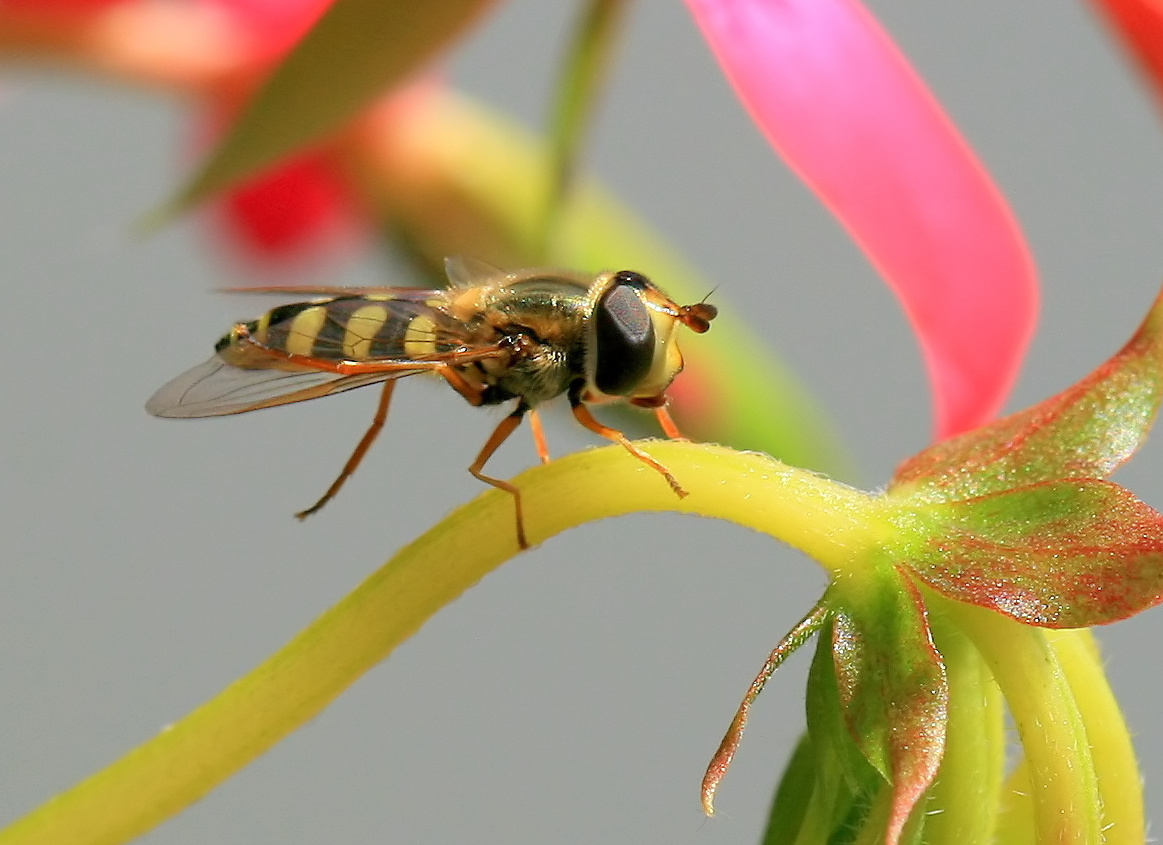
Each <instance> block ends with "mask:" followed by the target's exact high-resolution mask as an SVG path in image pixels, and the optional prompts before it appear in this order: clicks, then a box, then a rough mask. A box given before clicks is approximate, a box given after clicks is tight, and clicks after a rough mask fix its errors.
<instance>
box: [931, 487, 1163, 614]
mask: <svg viewBox="0 0 1163 845" xmlns="http://www.w3.org/2000/svg"><path fill="white" fill-rule="evenodd" d="M930 512H931V513H932V514H934V515H936V516H939V518H940V519H941V522H940V524H939V527H938V529H937V530H935V531H934V532H933V535H932V539H931V540H930V542H929V544H928V546H927V547H923V548H922V549H921V550H920V551H919V552H918V551H917V550H910V555H911V559H910V561H909V566H910V568H911V569H912V570H913V572H914V573H915V574H916V576H917V577H918V578H920V579H921V580H922V581H924V582H925V583H926V584H928V585H929V586H930V587H932V588H933V589H935V590H937V591H938V592H940V593H942V594H943V595H946V596H948V597H949V598H951V599H955V600H957V601H962V602H967V603H969V604H975V605H978V606H979V607H986V608H989V609H991V610H996V611H997V612H998V613H1002V614H1005V615H1006V616H1009V617H1012V618H1014V619H1016V620H1018V621H1019V622H1024V623H1027V624H1030V625H1039V626H1042V627H1047V628H1081V627H1084V626H1086V625H1101V624H1104V623H1107V622H1115V621H1117V620H1119V619H1125V618H1126V617H1128V616H1131V615H1133V614H1135V613H1138V612H1139V611H1141V610H1145V609H1146V608H1148V607H1152V606H1153V605H1156V604H1158V603H1159V602H1160V601H1163V515H1160V514H1159V513H1158V512H1157V511H1155V510H1154V509H1153V508H1151V507H1150V506H1148V505H1146V504H1144V503H1143V502H1141V501H1140V500H1139V499H1137V498H1135V496H1134V495H1132V494H1131V493H1130V492H1129V491H1128V490H1125V489H1123V488H1122V487H1120V486H1118V485H1117V484H1114V483H1113V482H1110V481H1100V480H1098V479H1090V478H1082V479H1066V480H1062V481H1048V482H1043V483H1040V484H1035V485H1032V486H1029V487H1023V488H1021V489H1018V490H1010V491H1006V492H1004V493H996V494H993V495H990V496H983V497H981V498H978V499H970V500H968V501H960V502H945V503H940V504H934V505H931V506H930Z"/></svg>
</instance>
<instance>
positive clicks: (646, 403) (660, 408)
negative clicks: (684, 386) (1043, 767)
mask: <svg viewBox="0 0 1163 845" xmlns="http://www.w3.org/2000/svg"><path fill="white" fill-rule="evenodd" d="M630 404H631V405H636V406H638V407H639V408H649V409H650V410H652V411H654V415H655V416H656V417H658V424H659V425H660V426H662V432H663V434H665V435H666V436H667V437H669V438H670V439H671V440H686V439H687V438H685V437H683V436H682V432H681V431H679V430H678V426H677V425H675V423H674V417H672V416H671V415H670V410H669V409H668V408H667V398H666V395H665V394H662V393H660V394H659V395H658V396H639V397H637V398H634V399H631V400H630Z"/></svg>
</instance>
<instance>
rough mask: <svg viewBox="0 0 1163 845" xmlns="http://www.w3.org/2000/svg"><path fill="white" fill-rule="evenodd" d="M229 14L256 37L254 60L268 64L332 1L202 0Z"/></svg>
mask: <svg viewBox="0 0 1163 845" xmlns="http://www.w3.org/2000/svg"><path fill="white" fill-rule="evenodd" d="M203 2H207V3H211V4H213V5H216V6H218V7H219V8H221V9H222V10H223V11H224V12H226V13H228V14H229V15H230V16H231V17H232V18H233V19H234V20H235V21H237V23H238V24H239V25H240V26H241V27H242V29H243V31H245V32H246V33H248V34H249V35H250V37H251V38H252V39H253V44H252V49H253V50H254V57H253V58H254V61H256V62H260V63H265V62H268V61H271V60H273V59H275V58H278V57H279V56H281V55H282V54H283V53H285V52H287V50H289V49H290V48H291V47H292V46H293V45H294V44H295V42H297V41H298V40H299V39H300V38H302V37H303V35H304V34H305V33H306V32H307V30H308V29H310V28H311V27H312V26H313V25H314V23H315V21H317V20H319V17H320V15H322V14H323V12H324V11H326V9H327V7H328V6H330V5H331V2H332V0H203Z"/></svg>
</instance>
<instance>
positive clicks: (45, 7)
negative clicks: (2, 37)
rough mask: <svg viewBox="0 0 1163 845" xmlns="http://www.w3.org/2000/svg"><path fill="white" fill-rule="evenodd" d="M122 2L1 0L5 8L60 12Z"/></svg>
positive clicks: (106, 0) (89, 9) (122, 1)
mask: <svg viewBox="0 0 1163 845" xmlns="http://www.w3.org/2000/svg"><path fill="white" fill-rule="evenodd" d="M124 2H125V0H2V5H3V6H4V8H5V9H18V10H21V11H28V12H45V13H48V14H60V13H77V12H94V11H97V10H98V9H104V8H105V7H107V6H118V5H120V4H122V3H124Z"/></svg>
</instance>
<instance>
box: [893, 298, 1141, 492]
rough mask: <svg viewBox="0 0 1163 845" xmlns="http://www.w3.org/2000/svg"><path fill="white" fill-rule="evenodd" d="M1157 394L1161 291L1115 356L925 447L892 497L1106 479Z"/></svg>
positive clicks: (902, 470) (1128, 450)
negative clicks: (1022, 406)
mask: <svg viewBox="0 0 1163 845" xmlns="http://www.w3.org/2000/svg"><path fill="white" fill-rule="evenodd" d="M1161 395H1163V296H1161V297H1160V298H1159V299H1157V300H1156V301H1155V304H1154V305H1153V307H1152V308H1151V310H1150V311H1149V312H1148V314H1147V318H1146V319H1145V320H1144V321H1143V324H1142V325H1141V326H1140V327H1139V330H1138V332H1136V334H1135V336H1134V337H1133V338H1131V340H1130V342H1129V343H1128V344H1127V345H1126V346H1124V347H1123V348H1122V349H1121V350H1120V351H1119V352H1118V353H1117V354H1116V355H1115V356H1114V357H1113V358H1111V359H1110V360H1108V361H1107V362H1106V363H1104V364H1103V365H1102V366H1100V367H1099V368H1098V369H1097V370H1095V371H1094V372H1093V373H1091V374H1090V375H1089V376H1087V377H1086V378H1085V379H1083V380H1082V381H1080V382H1078V383H1077V384H1075V385H1074V386H1073V387H1070V388H1068V389H1066V390H1064V391H1062V392H1061V393H1059V394H1058V395H1056V396H1053V397H1051V398H1049V399H1047V400H1045V401H1044V402H1041V403H1039V404H1037V405H1034V406H1033V407H1032V408H1027V409H1026V410H1025V411H1021V412H1019V413H1017V414H1014V415H1013V416H1009V417H1006V418H1004V419H1001V420H998V421H997V422H994V423H992V424H990V425H987V426H985V427H983V428H979V429H977V430H976V431H972V432H969V433H968V434H963V435H961V436H960V437H955V438H952V439H950V440H946V441H944V442H941V443H937V444H936V445H934V446H932V447H930V448H928V449H926V450H925V451H923V452H921V453H920V454H918V455H916V456H915V457H913V458H910V459H909V460H907V461H905V462H904V463H903V464H901V466H900V467H899V468H898V469H897V472H896V475H895V476H894V477H893V481H892V483H891V485H890V486H889V494H890V495H894V496H895V495H907V496H914V497H917V498H920V499H922V500H924V501H929V502H948V501H953V500H957V499H971V498H976V497H979V496H986V495H989V494H991V493H1000V492H1003V491H1006V490H1012V489H1014V488H1015V487H1020V486H1025V485H1029V484H1035V483H1037V482H1041V481H1051V480H1054V479H1063V478H1105V477H1106V476H1108V475H1110V474H1111V473H1112V472H1113V471H1114V470H1115V469H1116V468H1117V467H1118V466H1119V465H1120V464H1122V463H1123V462H1124V461H1126V460H1127V459H1128V458H1130V457H1131V455H1133V454H1134V453H1135V451H1136V450H1137V449H1138V448H1139V446H1140V445H1141V444H1142V442H1143V439H1144V438H1145V437H1146V435H1147V432H1148V431H1149V430H1150V428H1151V425H1152V423H1153V422H1154V420H1155V414H1156V412H1157V411H1158V409H1159V401H1160V397H1161Z"/></svg>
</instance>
